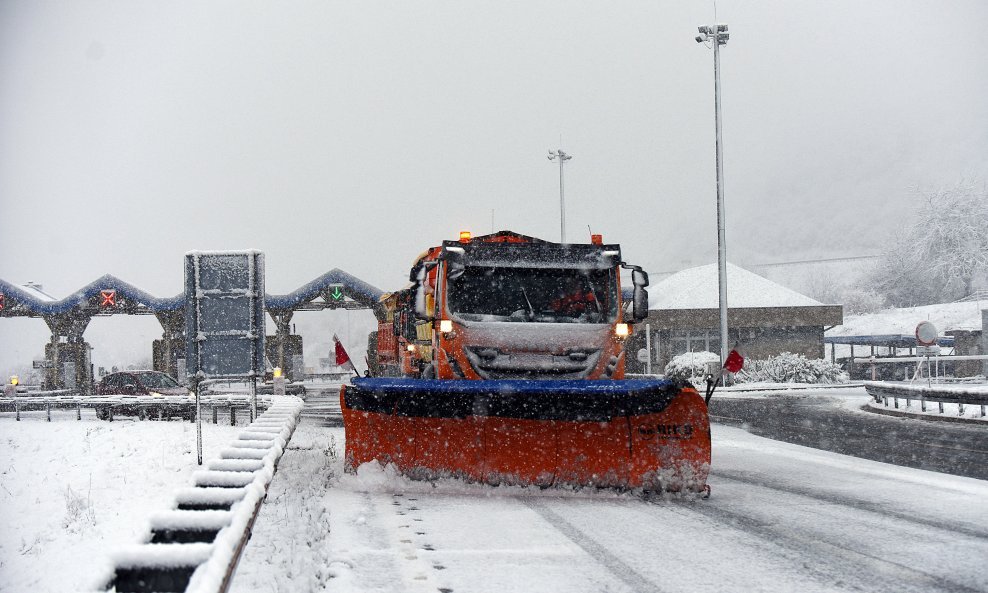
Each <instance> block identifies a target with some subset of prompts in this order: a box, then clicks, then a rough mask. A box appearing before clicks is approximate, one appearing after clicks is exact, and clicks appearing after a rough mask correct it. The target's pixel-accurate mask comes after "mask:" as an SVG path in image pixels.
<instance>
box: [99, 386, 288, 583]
mask: <svg viewBox="0 0 988 593" xmlns="http://www.w3.org/2000/svg"><path fill="white" fill-rule="evenodd" d="M301 413H302V401H301V400H300V399H298V398H296V397H288V396H275V397H273V398H272V400H271V405H270V407H269V408H268V410H267V411H266V412H265V413H263V414H260V415H259V416H258V417H257V420H255V421H254V422H253V423H251V424H250V425H249V426H248V427H246V428H245V429H244V431H243V432H241V433H240V435H239V437H238V438H237V440H236V441H234V442H233V443H231V444H230V446H229V447H227V448H226V449H223V450H222V451H221V452H220V458H219V459H216V460H213V461H210V462H209V463H208V466H207V467H208V469H206V470H203V471H199V472H196V473H195V474H194V475H193V480H194V482H195V485H194V487H192V488H186V489H183V490H180V491H179V492H178V493H177V494H176V497H175V508H174V509H172V510H168V511H164V512H160V513H157V514H154V515H153V516H152V517H151V532H150V534H149V535H148V538H147V543H144V544H141V545H136V546H132V547H130V548H127V549H124V550H121V551H120V552H119V553H117V554H116V556H115V561H116V562H115V565H116V568H115V573H114V575H113V577H112V580H111V581H110V582H109V583H108V584H107V587H106V589H107V590H108V591H117V592H152V591H153V592H168V591H173V592H180V591H188V592H190V593H191V592H195V593H220V592H224V591H226V590H227V589H228V588H229V586H230V583H231V582H232V579H233V574H234V571H235V570H236V567H237V563H238V561H239V560H240V556H241V554H242V552H243V550H244V547H246V545H247V540H248V539H249V538H250V532H251V529H252V527H253V525H254V521H255V520H256V519H257V514H258V512H259V511H260V508H261V503H262V502H264V498H265V496H266V495H267V490H268V485H269V484H270V483H271V480H272V478H273V477H274V473H275V470H276V469H277V466H278V461H279V460H280V459H281V455H282V453H284V450H285V447H286V446H287V445H288V441H289V440H290V439H291V437H292V433H293V432H294V430H295V426H296V425H297V424H298V421H299V416H300V414H301Z"/></svg>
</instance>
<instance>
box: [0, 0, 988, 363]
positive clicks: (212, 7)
mask: <svg viewBox="0 0 988 593" xmlns="http://www.w3.org/2000/svg"><path fill="white" fill-rule="evenodd" d="M584 4H586V5H584ZM717 10H718V20H719V21H721V22H726V23H728V24H729V26H730V32H731V40H730V42H729V44H728V45H727V46H726V47H724V48H723V50H722V64H723V74H722V84H723V113H724V141H725V178H726V200H727V214H728V243H729V248H730V250H731V254H732V256H731V259H732V260H735V261H738V262H739V263H742V264H743V263H745V262H765V261H780V260H786V259H800V258H804V257H812V256H843V255H858V254H863V253H874V252H877V251H878V250H879V249H880V248H881V245H882V243H883V241H884V238H885V236H886V234H887V233H889V232H892V231H893V230H894V228H895V225H896V224H900V223H901V221H902V220H903V219H904V217H906V216H907V215H908V214H909V213H910V211H911V210H912V208H913V205H914V204H915V203H916V191H917V190H922V189H923V188H929V187H933V186H938V185H942V184H951V183H954V182H956V181H958V180H959V179H961V178H962V177H966V178H969V179H970V178H978V179H985V178H988V41H986V35H985V34H984V28H985V25H986V24H988V3H985V2H983V1H980V0H969V1H960V0H958V1H942V0H940V1H932V0H931V1H903V0H895V1H892V0H880V1H871V2H867V3H862V2H857V1H851V0H831V1H826V2H824V1H806V2H786V1H781V0H778V1H761V2H753V1H742V0H737V1H729V0H722V1H721V2H719V3H718V7H717ZM712 21H713V7H712V5H711V4H710V3H701V2H686V1H678V2H608V3H595V4H593V5H590V4H589V3H572V2H539V1H525V2H497V3H494V2H486V3H463V2H438V3H437V2H416V3H409V2H393V3H384V2H376V3H367V2H360V3H358V2H352V3H345V4H344V3H339V2H325V1H318V2H291V3H285V2H266V3H257V2H233V1H226V2H209V1H207V2H122V1H120V2H75V1H72V2H36V1H11V0H4V1H3V2H0V219H2V221H3V224H2V226H0V228H2V231H0V233H2V236H0V241H2V243H0V245H2V247H0V278H3V279H5V280H8V281H11V282H17V283H20V282H25V281H28V280H32V281H36V282H40V283H43V284H44V285H45V288H46V290H47V291H48V292H50V293H52V294H53V295H54V296H56V297H58V298H61V297H64V296H66V295H67V294H69V293H70V292H71V291H73V290H75V289H76V288H78V287H80V286H82V285H83V284H85V283H88V282H90V281H91V280H93V279H95V278H97V277H98V276H100V275H102V274H104V273H112V274H114V275H116V276H119V277H120V278H122V279H124V280H126V281H128V282H131V283H133V284H135V285H137V286H139V287H141V288H144V289H145V290H148V291H149V292H151V293H152V294H156V295H160V296H172V295H175V294H177V293H178V292H180V290H181V277H182V254H184V253H185V252H186V251H189V250H194V249H244V248H254V249H260V250H262V251H264V252H265V254H266V260H267V290H268V292H269V293H276V294H282V293H286V292H289V291H291V290H293V289H295V288H297V287H298V286H299V285H301V284H303V283H305V282H307V281H309V280H311V279H312V278H314V277H316V276H318V275H320V274H322V273H323V272H325V271H327V270H329V269H332V268H334V267H341V268H343V269H346V270H347V271H350V272H351V273H354V274H356V275H357V276H360V277H362V278H364V279H365V280H367V281H368V282H370V283H372V284H374V285H376V286H378V287H380V288H382V289H385V290H387V289H392V288H395V287H397V286H399V285H401V284H402V282H403V280H404V279H405V278H406V273H407V269H408V266H409V264H410V263H411V260H412V259H413V258H414V257H415V256H416V255H417V254H418V253H419V252H421V251H422V250H423V249H424V248H425V247H427V246H429V245H432V244H435V243H437V242H438V241H440V240H441V239H444V238H452V237H454V236H455V235H456V233H457V232H458V231H459V230H460V229H470V230H472V231H474V232H475V233H483V232H488V231H490V230H491V211H492V210H493V211H494V212H493V217H494V226H496V227H497V229H512V230H515V231H519V232H523V233H526V234H533V235H536V236H541V237H544V238H548V239H557V238H558V232H559V218H558V216H559V211H558V208H559V203H558V197H559V196H558V169H557V167H556V165H555V164H553V163H550V162H549V161H548V160H546V151H547V150H548V149H550V148H558V146H559V143H560V137H562V146H563V148H564V149H565V150H567V151H568V152H570V153H571V154H573V155H574V157H575V158H574V159H573V160H572V161H569V163H568V164H567V173H566V189H567V191H566V197H567V221H568V233H569V236H570V238H571V239H573V238H584V237H586V235H587V234H588V233H587V225H590V226H591V227H592V229H593V231H594V232H595V233H597V232H600V233H603V234H604V237H605V240H607V241H615V242H620V243H622V245H623V247H624V249H625V255H626V259H628V260H629V261H632V262H634V263H639V264H642V265H644V266H645V267H646V269H649V270H653V271H660V270H669V269H675V268H678V267H681V266H682V265H683V263H684V260H689V261H690V263H693V264H700V263H706V262H710V261H714V260H715V258H716V235H715V226H716V224H715V223H716V214H715V200H714V197H715V194H714V162H713V160H714V159H713V153H714V133H713V74H712V70H713V67H712V51H711V50H710V49H708V48H706V47H703V46H701V45H698V44H697V43H696V42H694V41H693V37H694V36H695V35H696V26H697V25H699V24H706V23H710V22H712ZM7 325H10V320H3V322H0V362H2V356H3V349H4V346H3V345H4V344H5V343H9V342H8V340H7V339H5V338H4V336H3V334H8V335H9V332H10V331H12V329H13V328H14V327H15V326H14V325H11V327H10V328H7V327H6V326H7ZM16 327H18V328H19V327H21V326H20V325H17V326H16ZM158 332H160V330H155V331H152V332H151V333H153V334H155V333H158ZM0 366H2V365H0Z"/></svg>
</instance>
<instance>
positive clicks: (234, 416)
mask: <svg viewBox="0 0 988 593" xmlns="http://www.w3.org/2000/svg"><path fill="white" fill-rule="evenodd" d="M236 425H237V408H235V407H233V406H230V426H236Z"/></svg>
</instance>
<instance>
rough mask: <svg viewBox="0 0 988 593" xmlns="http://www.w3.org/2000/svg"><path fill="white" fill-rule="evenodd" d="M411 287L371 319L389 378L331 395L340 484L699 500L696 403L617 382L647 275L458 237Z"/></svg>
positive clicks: (593, 254) (567, 248)
mask: <svg viewBox="0 0 988 593" xmlns="http://www.w3.org/2000/svg"><path fill="white" fill-rule="evenodd" d="M622 269H627V270H630V278H631V280H632V284H633V298H632V299H631V303H628V305H627V306H626V304H625V303H624V302H623V301H622V291H621V270H622ZM409 280H410V284H409V285H408V286H407V287H406V288H405V289H403V290H401V291H397V292H396V293H391V294H390V295H386V296H385V298H384V299H382V300H383V302H384V303H385V306H384V307H383V314H382V313H379V319H380V323H379V331H378V336H377V340H376V345H377V349H378V351H379V354H380V360H379V363H380V364H376V365H374V366H375V368H376V369H377V371H378V373H379V374H380V375H391V376H375V377H362V378H354V379H353V380H352V384H350V385H345V386H343V387H342V389H341V393H340V400H341V407H342V410H343V421H344V427H345V432H346V453H345V456H346V458H345V464H346V470H347V471H350V472H354V471H356V469H357V468H358V467H359V466H360V465H362V464H364V463H367V462H371V461H377V462H379V463H381V464H389V463H390V464H394V466H395V467H396V468H397V469H398V470H399V471H401V472H402V473H404V474H405V475H408V476H410V477H412V478H424V479H434V478H437V477H444V476H453V477H459V478H464V479H467V480H472V481H480V482H487V483H491V484H500V483H509V484H533V485H539V486H552V485H560V484H569V485H574V486H592V487H615V488H621V489H642V490H644V491H683V490H686V491H696V492H701V491H703V490H704V489H705V488H706V479H707V475H708V473H709V466H710V424H709V420H708V417H707V408H706V404H705V403H704V400H703V398H702V397H701V396H700V395H699V394H698V393H697V391H696V390H695V389H694V388H693V387H692V386H689V385H682V384H678V383H673V382H670V381H665V380H661V379H656V378H634V379H626V378H625V376H624V375H625V371H624V368H625V358H626V355H627V354H626V352H625V344H626V340H627V338H628V337H629V334H630V330H631V328H630V325H631V324H633V323H634V322H635V321H638V320H641V319H644V317H645V315H646V314H647V308H648V294H647V292H646V290H645V287H646V286H647V285H648V276H647V274H646V273H645V272H644V271H642V269H641V268H640V267H638V266H631V265H628V264H626V263H625V262H624V261H623V260H622V258H621V248H620V246H619V245H616V244H612V245H607V244H604V243H603V241H602V240H601V237H600V236H599V235H593V236H592V240H591V243H589V244H572V243H567V244H561V243H553V242H549V241H544V240H541V239H537V238H534V237H528V236H525V235H520V234H516V233H513V232H510V231H501V232H498V233H494V234H490V235H485V236H481V237H475V238H471V237H470V235H469V234H468V233H461V236H460V239H459V240H449V241H444V242H443V243H442V245H439V246H437V247H433V248H431V249H429V250H428V251H426V252H425V253H423V254H422V255H421V256H419V257H418V258H417V259H416V261H415V263H414V265H413V267H412V269H411V273H410V276H409ZM629 292H631V291H629ZM629 309H630V310H629Z"/></svg>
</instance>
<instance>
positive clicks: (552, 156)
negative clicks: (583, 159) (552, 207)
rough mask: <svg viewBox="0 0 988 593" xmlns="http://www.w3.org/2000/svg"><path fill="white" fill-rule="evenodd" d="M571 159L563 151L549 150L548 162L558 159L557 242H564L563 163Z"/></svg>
mask: <svg viewBox="0 0 988 593" xmlns="http://www.w3.org/2000/svg"><path fill="white" fill-rule="evenodd" d="M571 158H573V157H572V156H571V155H568V154H566V153H565V152H563V149H562V148H560V149H559V150H550V151H549V160H550V161H554V160H556V159H559V242H560V243H565V242H566V201H565V199H564V193H563V163H565V162H566V161H568V160H570V159H571Z"/></svg>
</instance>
